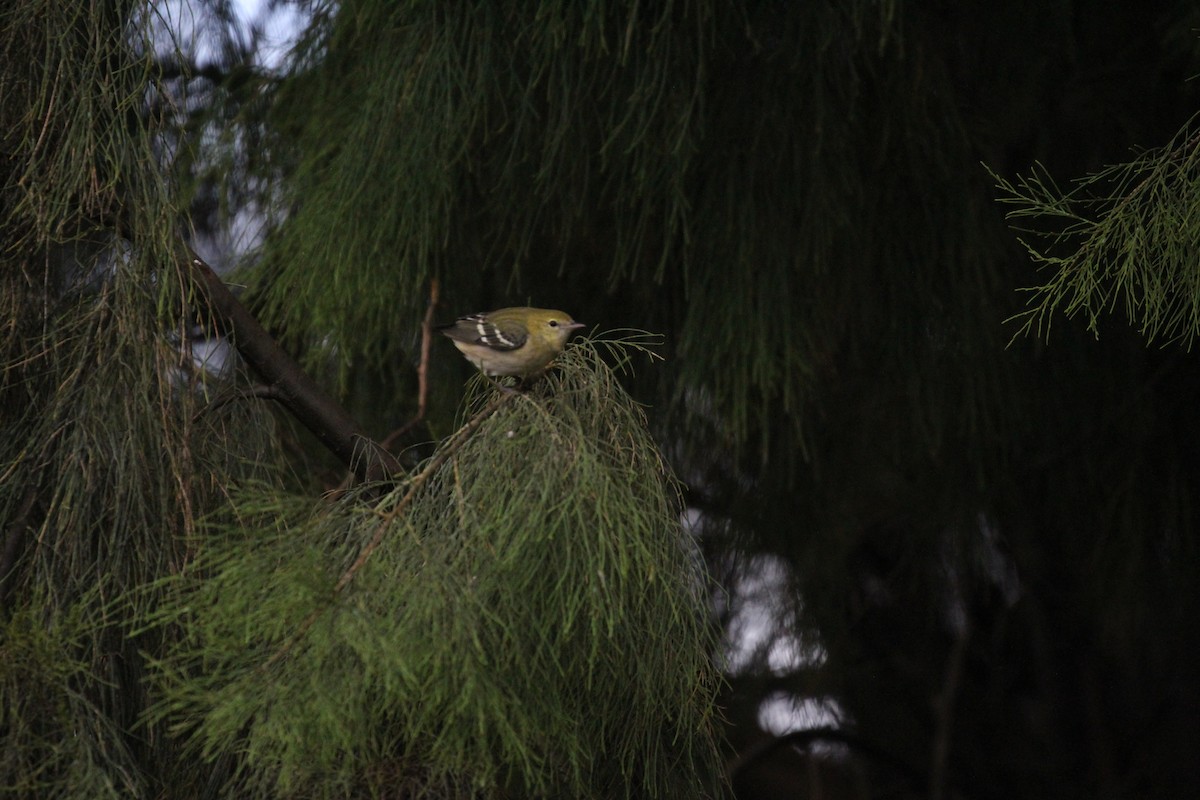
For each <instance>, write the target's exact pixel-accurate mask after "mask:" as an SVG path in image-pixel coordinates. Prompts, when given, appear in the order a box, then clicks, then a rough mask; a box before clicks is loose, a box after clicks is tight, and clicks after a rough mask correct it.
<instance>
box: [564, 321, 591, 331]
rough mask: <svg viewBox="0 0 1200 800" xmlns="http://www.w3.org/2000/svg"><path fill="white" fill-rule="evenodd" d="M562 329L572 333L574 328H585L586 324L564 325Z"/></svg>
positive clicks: (573, 323)
mask: <svg viewBox="0 0 1200 800" xmlns="http://www.w3.org/2000/svg"><path fill="white" fill-rule="evenodd" d="M563 327H564V328H566V329H567V330H569V331H573V330H575V329H576V328H586V327H587V323H586V322H572V323H571V324H570V325H564V326H563Z"/></svg>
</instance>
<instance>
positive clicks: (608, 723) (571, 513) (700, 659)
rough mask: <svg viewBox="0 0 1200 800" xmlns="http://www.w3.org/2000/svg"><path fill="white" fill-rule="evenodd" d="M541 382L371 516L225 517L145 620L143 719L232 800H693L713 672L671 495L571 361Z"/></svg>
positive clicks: (285, 502)
mask: <svg viewBox="0 0 1200 800" xmlns="http://www.w3.org/2000/svg"><path fill="white" fill-rule="evenodd" d="M561 362H562V363H561V366H560V369H559V371H556V372H555V373H552V374H551V376H550V377H549V378H547V379H546V381H545V382H543V383H542V384H540V385H539V386H538V387H537V388H536V389H534V390H533V391H531V392H530V393H527V394H522V395H518V396H513V397H510V398H506V402H504V403H503V405H501V406H500V408H499V410H497V411H495V412H494V413H492V414H491V415H490V416H487V418H486V419H485V420H484V421H483V422H482V425H481V426H480V427H479V429H478V432H476V433H475V434H474V436H473V437H472V438H470V439H469V440H467V441H466V442H465V444H464V443H462V441H461V440H460V439H458V438H457V437H450V438H449V439H448V440H447V442H448V444H445V445H443V447H448V448H450V450H449V451H448V452H447V454H446V455H447V456H448V457H447V458H446V459H445V461H444V462H440V459H441V455H440V454H435V455H434V457H433V458H434V460H433V461H431V462H430V463H431V465H433V466H435V467H436V469H435V470H434V471H432V472H428V471H427V470H420V471H418V472H417V473H415V475H416V476H417V477H414V478H413V479H412V482H411V483H409V482H402V483H401V484H399V485H398V486H397V487H396V488H395V490H394V491H392V492H391V493H389V494H388V495H386V496H385V497H384V498H383V499H382V500H380V501H379V502H378V504H376V505H375V506H373V507H364V506H362V505H361V504H360V503H358V502H356V499H355V498H353V497H351V498H348V499H346V500H345V501H343V502H339V503H337V504H335V505H332V506H323V507H316V508H313V509H312V510H311V511H310V512H304V511H301V509H303V508H304V507H305V506H306V505H309V504H311V501H306V500H303V499H300V498H286V497H284V498H281V497H280V496H279V495H278V493H277V492H275V491H274V490H272V489H270V488H268V489H267V490H266V491H263V492H255V491H251V492H249V493H247V494H246V495H244V496H242V497H240V498H238V499H237V501H236V507H237V509H239V514H238V515H237V516H234V517H224V516H223V517H222V518H220V519H219V520H218V521H216V522H214V524H213V525H212V526H209V527H208V528H207V532H206V534H205V536H204V538H203V539H202V540H201V541H200V542H198V543H197V551H198V552H197V556H196V558H195V560H194V561H193V562H192V566H191V567H190V568H189V570H188V571H187V573H185V574H184V575H183V576H182V578H181V579H180V580H179V581H178V582H177V588H178V592H179V594H178V596H177V597H176V599H174V600H173V601H171V602H170V603H169V604H167V605H166V606H164V607H163V609H162V612H161V616H160V619H161V621H162V623H163V624H166V625H169V626H170V627H171V628H177V629H178V630H179V631H180V632H181V636H182V639H181V641H180V642H179V644H178V645H176V646H175V647H173V648H172V649H171V650H170V651H168V655H167V657H166V659H165V660H164V661H163V662H161V663H160V664H159V665H158V668H157V670H156V672H157V674H158V678H157V681H158V683H160V684H161V685H162V690H163V697H164V699H163V700H162V701H161V703H160V706H159V708H158V710H157V711H156V712H155V714H154V716H155V717H156V718H161V719H162V720H163V721H167V722H169V721H171V720H194V721H195V724H196V727H195V730H189V731H188V736H189V739H190V740H191V741H192V742H194V743H195V744H196V747H197V748H198V751H199V753H200V755H202V756H203V757H205V758H213V757H215V756H216V755H218V754H221V753H225V752H231V751H240V752H243V753H244V754H245V765H244V770H243V778H242V781H243V788H242V789H241V790H240V791H241V792H242V793H243V794H242V796H246V794H245V793H251V792H253V793H254V794H255V796H275V794H276V793H277V794H278V795H281V796H303V797H342V796H345V795H346V794H347V793H354V792H364V793H367V794H370V795H384V794H387V791H388V788H387V787H389V786H394V785H396V783H397V782H399V783H402V784H403V785H405V786H408V787H409V790H410V791H412V792H413V793H414V794H417V795H422V796H424V795H429V796H434V797H447V796H470V797H484V796H486V797H499V796H516V797H528V796H548V797H567V796H569V797H626V796H638V797H679V796H697V795H698V794H699V793H701V792H703V791H704V786H705V783H706V781H710V780H711V779H712V766H713V764H714V763H715V759H716V752H715V750H714V744H713V737H714V735H715V732H714V723H715V720H714V718H713V709H712V706H711V702H712V697H713V693H714V690H715V687H716V673H715V671H714V669H713V667H712V666H711V665H710V660H709V656H708V652H709V650H710V648H711V647H712V645H713V643H712V642H707V641H706V640H707V637H708V636H709V635H710V633H706V631H711V629H710V628H709V627H708V626H707V624H706V622H705V620H704V619H703V616H702V615H701V614H700V611H699V603H698V600H699V598H700V597H701V596H702V593H703V592H704V590H705V587H704V583H703V578H702V576H701V574H700V573H699V572H698V571H697V569H696V567H697V562H696V561H695V559H694V556H693V555H692V554H691V553H690V552H689V545H688V543H687V542H686V541H685V539H684V538H683V531H682V529H681V527H680V525H679V521H678V512H679V505H678V498H677V495H676V493H675V487H674V484H673V482H672V480H671V478H670V476H669V474H668V473H667V472H666V467H665V465H664V464H663V463H662V461H661V459H660V457H659V456H658V454H657V451H656V450H655V448H654V446H653V444H652V443H651V442H650V440H649V439H648V437H647V436H646V433H645V428H644V424H645V422H644V418H643V416H642V414H641V412H640V410H639V409H637V408H636V406H634V405H633V404H632V403H631V401H630V400H629V398H628V397H627V396H626V395H625V394H624V393H623V392H622V391H621V389H620V387H619V385H618V384H617V383H616V381H615V379H614V377H613V376H612V375H611V373H610V372H609V371H608V368H607V367H606V366H605V365H604V364H603V362H602V361H600V360H599V358H598V356H597V354H596V352H595V350H594V349H593V347H592V345H590V344H587V343H582V344H579V345H576V346H573V347H572V348H571V349H570V350H568V352H567V353H566V354H565V355H564V356H563V358H562V359H561ZM486 399H488V398H487V397H484V396H481V397H478V398H477V402H476V403H475V410H476V412H478V411H479V410H480V409H481V408H482V406H483V402H484V400H486ZM439 462H440V463H439ZM413 491H415V492H416V494H415V499H413V500H411V505H408V504H407V503H406V502H405V500H403V499H402V498H406V497H407V496H408V495H409V494H410V492H413ZM380 536H382V537H383V538H382V544H381V545H380V546H379V547H378V549H373V550H371V551H370V556H369V558H368V559H367V560H366V561H365V562H363V564H364V565H363V566H362V567H361V568H359V569H355V568H354V567H351V564H353V563H354V562H355V561H356V559H357V558H358V556H359V555H360V553H362V552H364V550H365V549H367V548H368V542H370V541H372V540H374V539H376V538H377V537H380ZM248 546H249V547H248ZM343 571H345V572H346V574H352V575H353V577H352V580H350V581H349V583H347V584H346V588H345V589H344V590H342V591H340V592H337V591H336V590H335V589H334V586H335V584H337V583H338V577H339V574H342V573H343ZM688 642H693V643H696V645H703V646H696V645H687V644H686V643H688ZM189 727H190V726H189Z"/></svg>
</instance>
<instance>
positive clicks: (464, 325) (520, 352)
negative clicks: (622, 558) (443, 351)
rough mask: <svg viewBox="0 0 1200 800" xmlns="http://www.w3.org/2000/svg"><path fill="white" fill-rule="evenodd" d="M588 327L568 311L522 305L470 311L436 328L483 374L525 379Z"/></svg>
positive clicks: (548, 362) (541, 369)
mask: <svg viewBox="0 0 1200 800" xmlns="http://www.w3.org/2000/svg"><path fill="white" fill-rule="evenodd" d="M585 327H587V326H586V325H585V324H584V323H582V322H576V321H575V320H573V319H571V315H570V314H568V313H566V312H565V311H557V310H555V309H550V308H529V307H524V306H522V307H515V308H500V309H497V310H495V311H485V312H482V313H478V314H468V315H467V316H465V317H459V318H458V319H456V320H455V321H454V322H452V323H450V324H449V325H441V326H439V327H438V329H437V330H438V331H439V332H440V333H441V334H442V335H443V336H447V337H449V338H450V340H451V341H452V342H454V346H455V347H457V348H458V349H459V352H461V353H462V354H463V355H464V356H466V359H467V360H468V361H470V362H471V363H472V364H474V365H475V366H476V367H477V368H478V369H479V370H480V371H481V372H483V374H484V375H486V376H488V377H499V376H505V375H512V376H516V377H518V378H521V379H522V380H524V379H526V378H532V377H535V376H537V375H540V374H541V373H542V372H544V371H545V370H546V368H547V367H548V366H550V362H551V361H553V360H554V357H555V356H557V355H558V354H559V353H561V352H562V350H563V348H564V347H565V346H566V344H567V339H569V338H570V337H571V334H572V333H573V332H575V331H576V330H578V329H579V328H585Z"/></svg>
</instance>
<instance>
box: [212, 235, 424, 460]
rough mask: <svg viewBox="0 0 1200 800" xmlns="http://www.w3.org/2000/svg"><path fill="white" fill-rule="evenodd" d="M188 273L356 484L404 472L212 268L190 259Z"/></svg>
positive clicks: (274, 389) (249, 358)
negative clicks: (260, 322)
mask: <svg viewBox="0 0 1200 800" xmlns="http://www.w3.org/2000/svg"><path fill="white" fill-rule="evenodd" d="M190 264H191V268H192V273H193V274H194V275H195V276H196V278H197V282H198V284H199V286H200V290H201V292H202V293H203V295H204V299H205V300H206V301H207V303H208V307H209V309H210V310H211V311H212V313H213V316H214V317H215V318H216V319H217V324H218V326H219V327H220V329H221V332H222V333H224V334H225V335H226V336H228V337H229V339H230V340H231V341H232V342H233V345H234V347H236V348H237V351H238V352H239V353H241V355H242V358H244V359H246V362H247V363H248V364H250V366H251V367H253V368H254V370H255V371H256V372H258V374H259V375H260V376H261V377H262V379H263V380H264V381H265V382H266V384H267V386H269V387H270V389H271V395H272V396H273V397H274V398H276V399H278V400H279V402H280V403H282V404H283V406H284V407H285V408H287V409H288V411H290V412H291V413H292V415H294V416H295V417H296V419H297V420H299V421H300V423H301V424H302V425H304V427H306V428H308V430H309V431H311V432H312V433H313V435H314V436H316V437H317V439H318V440H319V441H320V442H321V444H323V445H325V447H326V448H328V449H329V451H330V452H331V453H333V454H334V455H335V456H337V457H338V459H339V460H341V462H342V463H343V464H345V465H346V467H347V468H348V469H350V470H351V471H352V472H354V474H355V476H356V477H358V479H359V480H363V481H381V480H386V479H388V478H390V477H391V476H392V475H394V474H396V473H398V472H400V471H401V470H402V468H401V466H400V462H398V461H397V460H396V459H395V458H393V457H392V455H391V454H390V453H388V452H387V451H386V450H384V449H383V448H382V447H380V446H379V445H378V444H376V443H375V442H374V441H372V440H371V439H370V438H369V437H368V436H367V435H366V434H365V433H364V432H363V430H362V429H361V428H360V427H359V426H358V423H357V422H355V421H354V419H352V418H351V417H350V415H349V414H348V413H347V412H346V410H345V409H344V408H342V406H341V404H339V403H338V402H337V401H336V400H334V399H333V398H332V397H331V396H330V395H329V394H328V393H327V392H326V391H325V390H324V389H322V388H321V387H320V386H319V385H318V384H317V383H316V381H314V380H313V379H312V378H310V377H309V376H308V374H307V373H306V372H305V371H304V370H303V369H302V368H301V367H300V364H299V363H297V362H296V360H295V359H294V358H292V357H291V355H289V354H288V353H287V351H285V350H284V349H283V348H282V347H280V346H279V344H278V343H277V342H276V341H275V340H274V339H273V338H271V335H270V334H268V333H267V331H266V330H265V329H264V328H263V327H262V325H260V324H259V323H258V320H256V319H255V318H254V316H253V315H252V314H251V313H250V312H249V311H248V310H246V307H245V306H243V305H242V304H241V303H240V302H239V301H238V299H237V298H236V297H234V296H233V293H232V292H230V291H229V288H228V287H227V286H225V284H224V283H223V282H222V281H221V279H220V278H219V277H218V276H217V274H216V273H215V272H213V270H212V267H210V266H209V265H208V264H206V263H205V262H204V260H203V259H201V258H199V257H198V256H196V255H195V254H192V255H191V258H190Z"/></svg>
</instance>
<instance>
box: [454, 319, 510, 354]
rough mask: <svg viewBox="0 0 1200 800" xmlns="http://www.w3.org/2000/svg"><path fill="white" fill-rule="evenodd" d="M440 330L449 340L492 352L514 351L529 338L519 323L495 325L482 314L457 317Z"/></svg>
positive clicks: (502, 322)
mask: <svg viewBox="0 0 1200 800" xmlns="http://www.w3.org/2000/svg"><path fill="white" fill-rule="evenodd" d="M441 330H442V333H444V334H446V335H447V336H449V337H450V338H451V339H457V340H458V341H460V342H468V343H470V344H481V345H484V346H486V347H490V348H492V349H493V350H516V349H517V348H518V347H520V346H521V345H523V344H525V340H526V339H528V338H529V333H528V332H527V331H526V330H525V328H524V326H522V325H521V324H520V323H515V322H504V321H501V322H499V323H496V322H492V321H491V320H489V319H488V318H487V316H486V315H484V314H471V315H470V316H468V317H459V318H458V319H457V320H455V322H454V324H453V325H447V326H446V327H445V328H442V329H441Z"/></svg>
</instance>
